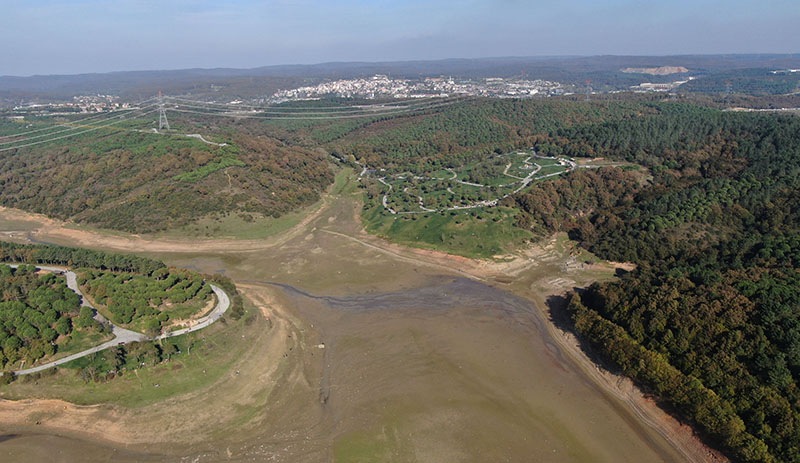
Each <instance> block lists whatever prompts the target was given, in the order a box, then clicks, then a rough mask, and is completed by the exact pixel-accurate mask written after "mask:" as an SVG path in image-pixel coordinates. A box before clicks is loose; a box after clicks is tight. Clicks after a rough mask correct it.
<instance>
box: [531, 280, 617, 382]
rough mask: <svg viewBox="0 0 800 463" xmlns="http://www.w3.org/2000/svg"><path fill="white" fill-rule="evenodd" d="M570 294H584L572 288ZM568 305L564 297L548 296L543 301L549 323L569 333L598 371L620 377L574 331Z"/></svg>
mask: <svg viewBox="0 0 800 463" xmlns="http://www.w3.org/2000/svg"><path fill="white" fill-rule="evenodd" d="M572 292H573V293H574V294H575V296H576V297H577V296H580V294H581V293H583V292H584V289H583V288H572ZM568 304H569V297H567V296H565V295H560V294H558V295H552V296H548V298H547V299H546V300H545V305H547V313H548V315H549V316H550V321H551V322H552V323H553V325H555V326H556V327H557V328H558V329H560V330H562V331H565V332H568V333H571V334H572V335H573V336H575V338H576V339H577V340H578V347H579V348H580V350H581V352H583V354H584V355H586V357H588V358H589V360H591V361H592V363H594V364H595V365H597V366H598V367H599V368H600V369H602V370H606V371H608V372H610V373H612V374H615V375H620V374H622V371H621V370H620V369H619V367H617V366H616V365H615V364H614V363H613V362H611V361H609V360H608V359H607V358H606V357H605V356H603V355H602V353H601V352H599V351H597V350H596V349H595V348H593V347H592V345H591V344H590V343H589V341H588V340H587V339H586V338H585V337H584V336H582V335H581V334H580V333H578V331H577V330H576V329H575V323H573V322H572V318H571V317H570V315H569V311H568V310H567V305H568Z"/></svg>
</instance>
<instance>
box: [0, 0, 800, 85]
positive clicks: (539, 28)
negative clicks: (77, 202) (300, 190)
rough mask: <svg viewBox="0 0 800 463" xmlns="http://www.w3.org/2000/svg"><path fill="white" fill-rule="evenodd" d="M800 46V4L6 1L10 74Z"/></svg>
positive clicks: (768, 0)
mask: <svg viewBox="0 0 800 463" xmlns="http://www.w3.org/2000/svg"><path fill="white" fill-rule="evenodd" d="M720 53H722V54H729V53H800V1H798V0H648V1H645V0H606V1H603V0H461V1H451V0H424V1H423V0H371V1H370V0H296V1H290V0H262V1H256V0H217V1H209V0H194V1H192V0H0V75H16V76H27V75H34V74H44V75H48V74H78V73H88V72H110V71H130V70H159V69H185V68H216V67H233V68H253V67H259V66H267V65H275V64H312V63H323V62H332V61H402V60H417V59H422V60H428V59H443V58H482V57H500V56H503V57H505V56H562V55H579V56H589V55H609V54H610V55H670V54H720Z"/></svg>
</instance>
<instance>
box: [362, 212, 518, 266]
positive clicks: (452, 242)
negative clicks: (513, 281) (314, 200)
mask: <svg viewBox="0 0 800 463" xmlns="http://www.w3.org/2000/svg"><path fill="white" fill-rule="evenodd" d="M515 213H516V211H515V210H513V209H510V208H505V207H494V208H486V209H475V210H470V211H463V212H456V211H452V212H447V213H443V214H442V213H429V214H414V215H393V214H389V213H387V212H386V211H385V210H384V209H383V207H381V206H373V207H372V208H369V209H366V210H365V211H364V213H363V216H362V217H363V221H364V224H365V226H366V229H367V231H369V232H370V233H373V234H376V235H379V236H383V237H385V238H388V239H390V240H391V241H395V242H398V243H403V244H408V245H411V246H417V247H424V248H429V249H435V250H438V251H445V252H448V253H451V254H457V255H461V256H465V257H477V258H491V257H493V256H496V255H498V254H504V253H506V252H509V251H511V250H512V249H514V248H516V247H518V246H520V245H521V244H522V243H523V242H525V241H526V240H529V239H530V238H532V237H533V235H532V234H531V233H530V232H528V231H526V230H522V229H520V228H517V227H515V226H514V214H515Z"/></svg>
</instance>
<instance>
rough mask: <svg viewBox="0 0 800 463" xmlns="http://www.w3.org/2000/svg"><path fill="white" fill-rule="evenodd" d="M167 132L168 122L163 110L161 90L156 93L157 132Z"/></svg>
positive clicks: (165, 111)
mask: <svg viewBox="0 0 800 463" xmlns="http://www.w3.org/2000/svg"><path fill="white" fill-rule="evenodd" d="M163 129H167V130H169V121H168V120H167V110H166V109H164V97H163V96H162V95H161V90H159V91H158V130H163Z"/></svg>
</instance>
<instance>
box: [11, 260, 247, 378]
mask: <svg viewBox="0 0 800 463" xmlns="http://www.w3.org/2000/svg"><path fill="white" fill-rule="evenodd" d="M6 265H9V266H10V267H18V265H17V264H6ZM36 268H37V269H40V270H47V271H49V272H53V273H58V274H62V275H64V276H65V277H66V278H67V287H69V289H71V290H73V291H75V293H76V294H77V295H78V296H80V298H81V305H82V306H86V307H90V308H92V309H93V310H94V311H95V316H94V318H95V320H97V321H99V322H101V323H108V324H110V325H111V327H112V331H111V333H112V334H113V335H114V338H113V339H111V340H109V341H106V342H104V343H103V344H100V345H98V346H94V347H92V348H89V349H86V350H84V351H81V352H78V353H75V354H72V355H69V356H67V357H62V358H60V359H57V360H53V361H52V362H48V363H44V364H42V365H38V366H35V367H31V368H26V369H24V370H18V371H15V372H14V374H15V375H17V376H20V375H29V374H31V373H37V372H40V371H43V370H47V369H48V368H53V367H55V366H58V365H61V364H64V363H67V362H71V361H73V360H76V359H79V358H82V357H86V356H87V355H91V354H94V353H95V352H100V351H103V350H106V349H109V348H111V347H114V346H119V345H122V344H128V343H131V342H142V341H156V340H159V339H166V338H170V337H173V336H180V335H182V334H187V333H191V332H193V331H197V330H201V329H203V328H205V327H207V326H209V325H211V324H212V323H214V322H215V321H217V320H219V319H220V318H221V317H222V315H223V314H225V311H227V310H228V308H229V307H230V306H231V300H230V298H229V297H228V294H227V293H226V292H225V291H223V290H222V288H220V287H218V286H217V285H214V284H210V283H209V284H210V285H211V289H212V290H213V291H214V294H216V296H217V304H216V305H215V306H214V309H213V310H212V311H211V312H209V313H208V315H205V316H203V317H201V318H199V319H197V320H196V321H195V322H194V323H193V324H192V326H190V327H188V328H183V329H180V330H176V331H171V332H169V333H165V334H162V335H160V336H155V337H148V336H145V335H144V334H142V333H138V332H136V331H131V330H127V329H125V328H122V327H121V326H117V325H115V324H113V323H112V322H111V321H110V320H107V319H106V318H105V317H103V316H102V315H100V312H98V311H97V309H95V308H94V307H93V306H92V305H91V304H90V303H89V302H88V301H87V300H86V298H85V297H84V296H83V292H81V290H80V288H79V287H78V277H77V275H75V272H73V271H72V270H67V269H64V268H60V267H48V266H44V265H37V266H36ZM1 374H2V373H0V375H1Z"/></svg>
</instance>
